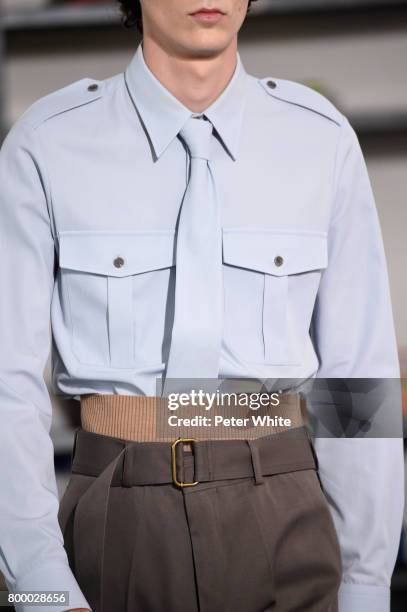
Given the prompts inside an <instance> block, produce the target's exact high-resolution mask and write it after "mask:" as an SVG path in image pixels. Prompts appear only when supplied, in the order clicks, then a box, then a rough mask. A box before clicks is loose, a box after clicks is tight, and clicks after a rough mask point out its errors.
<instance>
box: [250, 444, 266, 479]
mask: <svg viewBox="0 0 407 612" xmlns="http://www.w3.org/2000/svg"><path fill="white" fill-rule="evenodd" d="M246 442H247V444H248V445H249V448H250V454H251V457H252V466H253V473H254V479H255V481H256V485H259V484H264V478H263V472H262V469H261V465H260V454H259V447H258V445H257V444H256V441H255V440H246Z"/></svg>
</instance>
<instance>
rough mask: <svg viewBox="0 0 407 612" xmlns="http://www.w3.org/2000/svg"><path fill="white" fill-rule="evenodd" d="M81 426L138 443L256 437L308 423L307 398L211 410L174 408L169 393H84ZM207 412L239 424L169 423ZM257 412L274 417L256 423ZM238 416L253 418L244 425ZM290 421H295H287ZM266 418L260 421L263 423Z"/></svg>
mask: <svg viewBox="0 0 407 612" xmlns="http://www.w3.org/2000/svg"><path fill="white" fill-rule="evenodd" d="M80 400H81V426H82V429H83V430H85V431H89V432H92V433H97V434H101V435H105V436H112V437H115V438H120V439H123V440H129V441H137V442H152V441H161V442H164V441H167V442H169V441H173V440H175V439H177V438H194V439H210V440H236V439H255V438H258V437H262V436H269V435H273V434H276V433H279V432H282V431H285V430H289V429H293V428H297V427H301V426H303V425H304V421H305V420H304V418H303V414H302V399H301V396H300V395H299V394H296V393H291V394H290V393H285V394H280V395H279V404H278V405H277V406H272V405H270V406H267V407H264V406H263V407H261V408H260V409H257V410H253V409H250V408H248V407H247V406H239V405H233V404H232V405H222V406H220V405H219V406H216V407H215V408H214V409H213V410H211V411H208V412H206V411H205V410H203V409H202V408H199V407H198V408H197V407H196V406H195V407H192V408H191V405H188V406H183V407H182V408H181V409H180V410H177V411H174V412H171V411H169V409H168V405H167V402H166V398H162V397H144V396H135V395H118V394H108V395H107V394H105V395H103V394H96V393H92V394H86V395H82V396H81V398H80ZM198 413H199V414H200V415H201V416H206V417H207V418H209V419H212V422H214V419H215V416H214V415H217V416H219V415H221V416H222V417H223V419H224V421H223V423H224V422H226V421H227V420H231V419H235V420H234V421H233V422H234V423H237V425H234V426H231V425H223V424H221V425H219V426H217V425H216V426H215V425H213V424H211V425H209V426H206V427H205V426H203V425H202V423H200V424H196V423H195V424H185V423H186V420H185V419H181V421H182V423H180V424H178V425H176V426H171V427H170V426H169V424H168V419H169V417H170V416H172V417H174V418H178V415H181V416H182V417H185V416H193V415H198ZM252 417H257V418H263V417H269V418H268V419H267V420H264V421H257V425H254V424H253V421H252ZM236 419H247V420H246V421H241V423H243V422H244V423H245V424H244V425H242V424H240V425H239V421H236ZM288 422H289V424H287V423H288ZM259 423H260V425H259Z"/></svg>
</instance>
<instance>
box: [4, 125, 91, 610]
mask: <svg viewBox="0 0 407 612" xmlns="http://www.w3.org/2000/svg"><path fill="white" fill-rule="evenodd" d="M49 202H50V195H49V186H48V184H47V177H46V172H45V170H44V164H43V160H42V158H41V146H40V142H39V139H38V133H37V131H36V130H35V129H34V128H33V127H32V126H31V125H29V124H28V123H27V122H25V121H24V120H22V119H20V120H19V121H17V122H16V123H15V124H14V126H13V127H12V128H11V130H10V131H9V133H8V134H7V136H6V138H5V140H4V142H3V145H2V148H1V151H0V247H1V248H0V282H1V295H0V423H1V427H0V570H1V572H2V573H3V574H4V577H5V580H6V584H7V587H8V589H9V591H10V592H12V593H15V592H17V591H27V590H30V591H32V590H35V591H68V592H69V596H70V600H69V606H68V607H62V606H59V607H55V608H54V607H53V606H49V605H48V606H46V607H39V606H36V608H35V609H36V610H38V612H40V611H41V610H44V612H45V611H47V612H53V610H55V612H56V611H57V610H58V612H62V610H67V609H72V608H89V609H90V606H89V604H88V603H87V601H86V599H85V598H84V596H83V594H82V592H81V590H80V588H79V586H78V584H77V582H76V580H75V578H74V575H73V573H72V572H71V569H70V567H69V564H68V559H67V555H66V551H65V549H64V546H63V537H62V533H61V530H60V527H59V523H58V518H57V515H58V507H59V500H58V492H57V487H56V478H55V470H54V448H53V444H52V441H51V438H50V435H49V431H50V426H51V418H52V404H51V400H50V396H49V393H48V389H47V386H46V383H45V380H44V368H45V365H46V361H47V358H48V356H49V351H50V346H51V344H50V340H51V338H50V336H51V332H50V304H51V297H52V291H53V281H54V263H55V255H54V253H55V250H54V240H53V235H52V224H51V215H50V209H49ZM29 609H30V610H31V609H32V607H30V608H29ZM16 610H18V611H19V612H24V610H26V607H25V606H17V607H16Z"/></svg>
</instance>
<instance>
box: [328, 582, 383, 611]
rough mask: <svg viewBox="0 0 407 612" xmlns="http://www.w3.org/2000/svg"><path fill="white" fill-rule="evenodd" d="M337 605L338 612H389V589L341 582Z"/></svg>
mask: <svg viewBox="0 0 407 612" xmlns="http://www.w3.org/2000/svg"><path fill="white" fill-rule="evenodd" d="M338 603H339V612H390V589H389V588H388V587H386V586H377V585H368V584H353V583H349V582H346V583H345V582H342V584H341V586H340V589H339V595H338Z"/></svg>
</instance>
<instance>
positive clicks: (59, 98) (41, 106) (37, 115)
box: [21, 78, 103, 128]
mask: <svg viewBox="0 0 407 612" xmlns="http://www.w3.org/2000/svg"><path fill="white" fill-rule="evenodd" d="M102 95H103V82H101V81H97V80H95V79H90V78H83V79H80V80H79V81H74V82H73V83H70V84H69V85H66V86H65V87H62V88H61V89H57V90H56V91H53V92H52V93H50V94H47V95H46V96H43V97H42V98H39V99H38V100H36V101H35V102H34V103H33V104H31V105H30V106H29V107H28V108H27V109H26V110H25V111H24V113H23V114H22V115H21V119H22V120H24V121H26V122H28V123H30V124H31V126H32V127H34V128H36V127H38V126H39V125H40V124H41V123H43V122H44V121H46V120H47V119H50V118H51V117H54V116H55V115H59V114H61V113H64V112H66V111H69V110H71V109H73V108H77V107H78V106H83V105H84V104H88V103H89V102H93V101H94V100H97V99H99V98H101V97H102Z"/></svg>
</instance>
